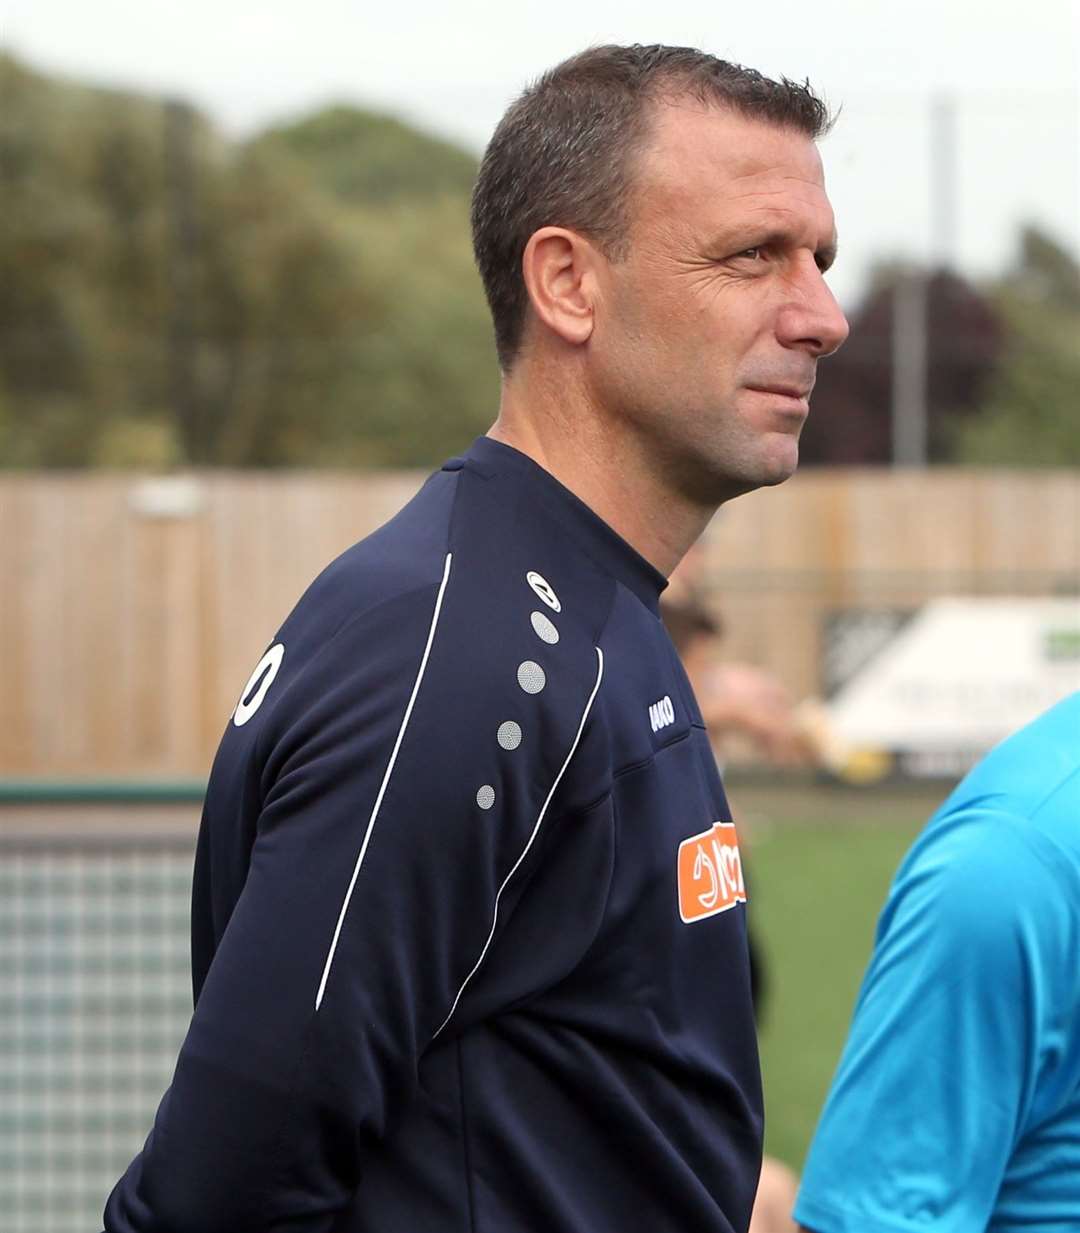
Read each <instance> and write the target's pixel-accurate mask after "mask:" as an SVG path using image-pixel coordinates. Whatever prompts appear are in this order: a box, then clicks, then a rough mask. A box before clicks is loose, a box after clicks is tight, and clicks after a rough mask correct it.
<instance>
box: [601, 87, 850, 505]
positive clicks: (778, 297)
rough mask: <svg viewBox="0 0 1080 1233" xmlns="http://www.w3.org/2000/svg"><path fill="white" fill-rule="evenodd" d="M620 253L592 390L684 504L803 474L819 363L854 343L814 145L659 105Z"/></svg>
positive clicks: (606, 286) (688, 106)
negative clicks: (800, 466)
mask: <svg viewBox="0 0 1080 1233" xmlns="http://www.w3.org/2000/svg"><path fill="white" fill-rule="evenodd" d="M629 212H630V222H629V231H628V242H627V248H626V256H625V257H624V258H623V259H621V260H619V261H616V262H613V263H608V264H607V265H605V266H604V267H603V270H602V275H601V277H602V281H603V287H602V291H603V294H602V297H601V300H600V303H599V304H598V307H597V312H596V323H595V330H594V334H593V336H592V339H591V340H590V353H589V359H588V380H589V382H590V387H591V394H592V397H593V400H594V402H595V404H596V405H597V407H598V408H600V409H601V410H602V411H603V412H604V413H605V414H607V415H608V416H610V417H611V418H612V419H613V420H617V421H618V422H619V426H620V428H626V429H629V430H630V431H631V432H632V433H634V434H637V435H638V436H639V437H640V438H641V443H642V445H643V452H644V454H645V455H646V456H647V457H648V458H649V459H650V460H651V463H652V465H655V466H657V467H659V468H661V471H662V473H663V474H664V477H665V480H666V482H668V483H669V484H671V485H674V486H675V487H676V488H678V490H679V491H680V492H681V493H682V494H683V495H684V496H686V497H687V498H689V499H691V500H694V501H699V502H700V503H702V504H705V505H708V504H716V503H717V502H719V501H723V500H727V499H728V498H729V497H732V496H737V495H738V494H739V493H741V492H748V491H749V490H751V489H753V488H756V487H759V486H760V485H763V484H777V483H780V481H782V480H784V479H787V477H788V476H789V475H791V473H792V472H793V471H794V470H795V466H796V463H797V462H798V453H799V446H798V440H799V432H800V431H801V429H802V425H803V422H804V420H805V419H806V415H807V411H808V402H809V397H810V391H811V389H812V388H813V384H814V374H815V368H816V366H817V361H818V359H820V358H821V357H822V356H825V355H829V354H830V353H831V352H833V351H835V350H836V348H837V347H839V346H840V344H841V343H842V342H843V341H844V339H845V337H846V336H847V330H848V327H847V322H846V320H845V319H844V315H843V313H841V311H840V309H839V307H838V305H837V303H836V301H835V299H834V298H833V296H832V293H831V292H830V291H829V289H828V287H827V286H826V285H825V282H824V279H823V277H822V275H823V271H824V269H826V268H827V267H828V265H829V263H830V262H831V260H832V257H833V252H834V250H835V244H836V240H835V228H834V223H833V213H832V208H831V206H830V205H829V200H828V198H827V197H826V195H825V187H824V179H823V176H822V169H821V159H820V158H819V156H818V152H817V147H816V146H815V145H814V143H813V142H812V141H811V140H810V139H809V138H807V137H806V136H804V135H803V134H801V133H799V132H797V131H795V130H793V129H785V128H776V127H773V126H772V125H768V124H764V123H761V122H759V121H755V120H747V119H744V118H743V117H742V116H739V115H737V114H736V113H734V112H732V111H729V110H727V109H724V108H719V107H706V106H704V105H702V104H700V103H698V102H696V101H694V100H685V101H677V102H674V103H670V104H661V105H659V106H657V107H656V109H655V112H654V115H653V124H652V132H651V137H650V140H649V141H648V144H647V147H646V149H645V151H644V152H643V154H642V155H640V156H639V159H638V160H637V162H636V164H635V169H634V180H633V189H632V191H631V196H630V205H629Z"/></svg>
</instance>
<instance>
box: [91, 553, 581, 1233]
mask: <svg viewBox="0 0 1080 1233" xmlns="http://www.w3.org/2000/svg"><path fill="white" fill-rule="evenodd" d="M449 569H450V566H449V560H448V562H447V574H446V575H445V576H444V578H443V581H442V585H441V586H440V587H439V588H438V590H435V589H425V590H423V591H422V592H419V593H415V592H414V593H413V594H411V595H408V596H404V597H402V598H400V599H398V600H395V601H391V602H387V603H384V604H382V605H381V606H379V607H378V608H376V609H375V610H374V611H372V612H370V613H368V614H366V615H364V616H363V617H360V618H357V619H355V620H353V621H352V622H351V623H350V624H349V625H347V626H346V627H345V628H344V629H343V630H341V631H340V632H339V633H338V634H337V636H336V637H335V638H334V639H333V640H332V642H331V643H329V644H328V645H327V646H326V647H325V648H323V649H322V650H321V651H320V652H319V653H318V654H317V655H315V656H314V657H312V659H311V661H310V662H309V663H308V664H307V665H306V666H305V668H304V670H303V671H302V672H300V673H299V674H297V675H294V676H293V677H292V678H290V679H289V680H287V681H285V682H284V684H283V686H282V692H281V694H280V696H279V697H278V698H277V699H273V694H272V693H271V695H270V696H269V698H270V699H271V700H273V702H274V705H273V707H272V713H271V714H270V716H269V718H268V720H267V722H266V723H265V726H264V727H263V728H262V730H261V732H260V734H259V739H258V742H257V744H256V745H255V746H254V747H253V752H252V755H251V756H253V757H256V758H257V760H258V763H259V768H260V774H261V777H262V788H263V803H262V808H261V812H260V814H259V817H258V823H257V835H256V839H255V843H254V846H253V849H252V852H251V861H250V868H249V871H248V874H247V878H246V881H245V883H244V886H243V891H242V893H241V894H240V897H239V900H238V901H237V903H236V907H235V910H234V911H233V913H232V915H231V917H230V919H229V921H228V925H227V927H226V928H225V931H224V935H223V936H222V939H221V941H220V944H219V947H218V949H217V951H216V953H215V955H214V959H213V962H212V964H211V966H210V970H209V973H208V976H207V979H206V981H205V984H204V985H203V988H202V990H201V992H200V995H199V998H198V1002H197V1004H196V1008H195V1013H194V1016H193V1018H192V1022H191V1025H190V1028H189V1031H188V1033H187V1037H186V1039H185V1041H184V1044H183V1047H182V1049H181V1053H180V1057H179V1061H178V1064H177V1068H176V1072H175V1075H174V1078H173V1082H172V1085H171V1087H170V1089H169V1091H168V1092H167V1093H166V1095H165V1097H164V1099H163V1101H162V1103H161V1105H160V1108H159V1110H158V1114H157V1117H156V1119H155V1123H154V1127H153V1130H152V1132H151V1134H150V1137H149V1139H148V1140H147V1143H146V1145H145V1147H144V1149H143V1151H142V1153H141V1154H140V1155H139V1156H138V1157H137V1158H136V1160H135V1161H134V1162H133V1164H132V1165H131V1167H130V1168H129V1170H128V1172H127V1173H126V1174H125V1176H124V1177H123V1178H122V1179H121V1181H120V1183H119V1184H118V1185H117V1187H116V1189H115V1190H114V1192H113V1194H112V1196H111V1197H110V1199H109V1202H108V1205H107V1208H106V1213H105V1224H106V1230H107V1233H151V1231H152V1233H218V1231H220V1233H245V1231H248V1230H250V1231H251V1233H256V1231H257V1233H271V1231H273V1233H284V1231H286V1230H289V1231H293V1230H295V1231H297V1233H299V1231H300V1230H304V1231H305V1233H306V1231H311V1233H315V1231H317V1230H318V1231H322V1230H327V1229H329V1228H330V1227H331V1226H332V1224H333V1222H334V1216H335V1213H339V1212H340V1211H341V1210H342V1209H343V1208H344V1207H345V1206H346V1205H347V1204H348V1203H349V1202H350V1200H351V1198H352V1196H353V1194H354V1193H355V1191H356V1188H357V1186H358V1185H360V1184H361V1179H362V1173H363V1167H364V1159H365V1154H366V1153H368V1152H369V1151H370V1149H371V1148H372V1146H373V1145H374V1144H376V1143H377V1142H378V1141H379V1140H380V1139H381V1138H382V1137H383V1136H384V1134H385V1133H386V1130H387V1126H388V1124H389V1123H390V1122H391V1120H392V1118H393V1117H394V1115H395V1112H397V1111H399V1110H400V1109H401V1108H403V1106H404V1105H405V1104H407V1102H408V1101H409V1099H410V1095H411V1094H412V1093H413V1091H414V1090H415V1087H416V1083H417V1069H418V1065H419V1060H420V1058H421V1055H422V1054H423V1052H424V1050H425V1049H426V1048H428V1047H429V1046H430V1045H431V1044H432V1042H433V1041H434V1040H435V1039H436V1038H437V1037H438V1036H439V1034H440V1033H441V1032H444V1031H445V1032H447V1033H450V1032H452V1031H453V1014H454V1011H455V1007H456V1005H457V1002H458V999H459V997H460V995H461V992H462V990H463V987H464V986H465V985H466V984H467V982H468V980H469V979H470V976H471V973H472V972H473V971H474V970H475V969H476V968H477V967H478V966H479V965H480V964H481V963H482V960H483V956H484V954H485V953H486V950H487V948H488V946H489V944H490V942H491V939H492V937H493V936H494V935H495V931H496V928H497V923H496V915H497V917H498V920H499V921H504V920H505V919H506V917H507V916H508V915H509V914H511V913H512V912H513V909H514V904H515V902H516V898H517V896H518V895H520V893H521V890H522V888H523V886H524V885H525V883H526V881H527V876H528V868H529V867H528V858H529V855H530V852H531V850H532V849H533V847H534V841H535V839H536V836H537V834H538V833H539V830H540V828H541V826H542V824H543V819H544V817H545V815H546V813H547V812H548V810H549V809H550V808H551V802H552V798H553V795H554V794H555V792H556V790H557V789H558V787H559V783H560V780H561V779H562V778H563V776H564V773H565V771H566V769H567V767H568V766H569V764H570V762H571V760H572V758H573V754H574V750H575V748H576V746H577V744H578V742H579V741H580V739H581V736H582V733H583V731H584V730H585V727H586V723H587V717H588V714H589V710H590V707H591V704H592V700H593V698H594V697H595V694H596V690H597V688H598V687H599V675H600V674H599V671H598V668H597V657H596V656H594V657H593V660H592V663H591V664H588V665H586V663H585V660H584V656H583V655H579V656H577V657H575V656H574V655H573V654H572V653H570V651H569V650H568V649H567V648H563V650H562V653H560V648H550V647H545V645H544V644H543V643H540V642H539V640H538V639H536V638H535V636H534V635H533V634H532V633H531V631H530V630H529V629H528V622H527V619H526V621H525V628H524V630H523V631H522V632H520V633H519V632H517V630H515V631H513V632H511V633H509V634H504V633H500V632H499V631H497V630H496V631H491V630H485V629H484V628H483V626H482V623H481V626H480V627H477V624H476V622H474V621H472V620H471V619H470V617H469V613H468V609H467V606H466V605H465V604H464V603H462V602H461V601H460V597H458V596H456V594H455V591H454V582H453V579H452V578H451V577H450V573H449ZM455 600H457V601H458V602H455ZM526 617H527V614H526ZM529 639H531V642H530V641H529ZM588 649H589V650H590V651H591V650H592V648H588ZM288 654H289V648H288V645H286V651H285V655H286V663H287V662H288ZM526 663H528V664H531V665H532V666H531V667H529V668H525V667H523V665H524V664H526ZM541 681H542V682H543V684H542V685H541V686H540V688H537V687H538V685H540V682H541ZM215 770H216V768H215ZM539 846H540V845H539V844H536V845H535V847H536V848H537V849H539Z"/></svg>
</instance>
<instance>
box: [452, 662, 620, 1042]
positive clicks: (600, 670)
mask: <svg viewBox="0 0 1080 1233" xmlns="http://www.w3.org/2000/svg"><path fill="white" fill-rule="evenodd" d="M596 657H597V667H596V684H595V685H594V686H593V690H592V693H591V694H590V695H589V700H588V702H586V703H585V711H584V713H583V714H582V716H581V723H580V724H578V730H577V736H575V737H574V743H573V744H572V745H571V746H570V752H569V753H568V754H567V755H566V761H565V762H564V763H563V764H562V767H561V768H560V770H559V773H558V774H557V775H556V776H555V782H554V783H553V784H552V785H551V791H550V792H549V793H548V794H547V800H545V801H544V804H543V806H542V807H541V809H540V813H539V815H538V816H537V819H536V825H535V826H534V827H533V829H532V834H531V835H530V836H529V841H528V843H526V845H525V847H524V848H523V849H522V852H521V855H520V856H519V857H518V858H517V860H516V861H515V862H514V867H513V868H512V869H511V870H510V872H509V873H508V874H507V875H506V877H505V878H504V879H503V884H502V886H500V887H499V892H498V894H497V895H496V896H495V910H494V912H493V913H492V916H491V930H490V932H489V933H488V936H487V941H486V942H485V943H484V949H483V950H482V951H481V952H480V958H479V959H477V961H476V963H475V964H474V965H473V969H472V971H471V972H470V973H469V974H468V976H466V977H465V979H464V980H463V981H462V982H461V988H460V989H459V990H458V992H457V997H456V998H454V1004H453V1006H451V1007H450V1013H449V1014H448V1015H447V1016H446V1018H445V1019H444V1020H443V1021H442V1023H441V1024H440V1025H439V1027H438V1029H437V1031H436V1032H435V1035H434V1036H432V1038H431V1039H432V1040H434V1039H435V1037H436V1036H438V1035H439V1033H440V1032H441V1031H442V1030H443V1028H444V1027H446V1025H447V1024H448V1023H449V1022H450V1020H451V1019H452V1018H453V1017H454V1011H455V1010H457V1008H458V1002H460V1001H461V995H462V994H463V993H464V992H465V986H466V985H467V984H468V983H469V981H470V980H472V978H473V977H474V976H475V975H476V973H477V972H478V971H479V970H480V965H481V964H482V963H483V962H484V956H485V955H486V954H487V953H488V947H489V946H490V945H491V940H492V938H494V936H495V925H496V923H497V922H498V919H499V900H500V899H501V898H502V893H503V891H504V890H506V887H507V884H508V883H509V881H510V879H511V878H512V877H513V876H514V874H515V873H517V870H518V866H519V865H520V864H521V862H522V861H523V860H524V859H525V857H526V856H527V855H528V852H529V849H530V848H531V847H532V845H533V840H534V839H535V838H536V836H537V834H538V833H539V831H540V823H541V822H543V820H544V815H545V814H546V813H547V808H548V806H549V805H550V804H551V798H552V797H553V796H554V795H555V789H556V788H557V787H558V786H559V781H560V780H561V779H562V777H563V775H564V774H565V772H566V768H567V767H568V766H569V765H570V759H571V758H572V757H573V756H574V753H575V751H576V750H577V747H578V744H579V742H580V741H581V734H582V733H583V732H584V731H585V721H586V720H587V719H588V718H589V712H590V711H591V710H592V704H593V701H594V699H595V698H596V694H597V691H598V690H599V689H600V682H601V680H602V679H603V676H604V652H603V651H601V650H600V648H599V647H597V648H596Z"/></svg>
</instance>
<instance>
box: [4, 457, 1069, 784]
mask: <svg viewBox="0 0 1080 1233" xmlns="http://www.w3.org/2000/svg"><path fill="white" fill-rule="evenodd" d="M422 478H423V477H422V476H421V475H419V474H413V473H395V474H357V475H346V474H338V473H335V474H326V473H306V474H305V473H283V474H278V473H273V474H267V473H230V472H212V473H205V474H197V475H193V476H187V477H183V478H181V479H179V480H169V481H164V486H163V482H162V481H146V480H143V479H139V478H137V477H132V476H130V475H119V474H70V475H58V474H42V475H16V474H8V475H0V647H2V656H0V776H4V777H24V776H25V777H36V776H45V777H64V778H78V777H98V776H120V777H128V776H131V777H147V778H154V777H194V778H201V777H203V776H205V774H206V773H207V770H208V768H209V764H210V759H211V758H212V756H213V751H214V748H215V746H216V744H217V741H218V739H219V737H220V734H221V731H222V729H223V727H224V725H225V723H226V721H227V719H228V716H229V714H230V713H231V711H232V708H233V706H234V705H235V702H236V697H237V695H238V693H239V691H240V689H241V687H242V686H243V684H244V682H245V680H246V679H247V677H248V675H249V673H250V671H251V669H252V667H253V666H254V664H255V663H256V661H257V660H258V659H259V657H260V655H261V654H262V652H263V651H264V650H265V648H266V646H267V644H268V643H269V641H270V639H271V638H272V637H273V634H274V631H275V630H276V629H277V627H278V626H279V625H280V623H281V622H282V621H283V620H284V618H285V616H286V615H287V614H288V612H289V610H290V609H291V608H292V606H293V604H294V603H295V602H296V600H297V598H298V597H299V595H300V594H301V592H302V591H303V590H304V589H305V588H306V586H307V585H308V584H309V583H310V582H311V580H312V579H313V578H314V577H315V575H316V574H317V573H318V572H319V570H321V569H322V568H323V566H324V565H326V564H327V563H328V562H329V561H330V560H331V559H332V558H333V557H335V556H336V555H337V554H338V553H340V552H341V551H343V550H344V549H345V548H346V547H348V546H349V545H350V544H351V543H353V542H355V541H356V540H357V539H359V538H361V537H362V536H363V535H365V534H367V533H368V532H369V531H371V530H372V529H374V527H376V526H378V525H379V524H380V523H382V522H383V521H385V520H386V518H388V517H389V516H390V515H392V514H393V513H394V512H395V511H396V510H397V509H398V508H400V506H401V505H402V504H404V502H405V501H406V500H408V498H409V497H410V496H411V495H412V493H413V492H415V490H416V488H417V487H418V485H419V483H420V482H421V480H422ZM147 483H149V485H150V486H149V487H147V486H146V485H147ZM170 485H171V487H170ZM688 570H696V572H697V573H698V575H699V578H698V581H699V584H700V585H701V586H702V587H703V589H704V590H705V593H706V594H707V596H708V598H709V599H710V602H713V603H715V604H716V606H717V608H718V609H719V610H720V611H721V612H722V613H723V616H724V619H725V624H726V626H727V630H728V637H727V652H728V653H729V654H730V655H731V656H732V657H737V658H744V659H749V660H751V661H754V662H758V663H761V664H766V665H768V666H769V667H770V668H772V669H773V670H774V671H776V672H777V673H778V674H779V675H780V676H781V678H782V679H784V680H785V681H786V682H788V683H789V685H790V686H791V688H792V689H793V691H794V692H795V693H796V694H799V695H802V694H807V693H813V692H816V691H818V690H819V689H820V679H819V673H820V636H821V629H822V623H823V620H824V617H825V615H826V614H827V613H828V612H829V611H831V610H834V609H838V608H851V607H869V608H874V607H878V608H881V607H890V606H899V605H910V604H917V603H919V602H921V601H922V600H924V599H926V598H928V597H930V596H934V595H943V594H1077V593H1078V582H1080V473H1076V472H1067V471H1056V472H1000V471H979V470H972V471H960V470H931V471H925V472H918V471H911V472H903V471H899V472H891V471H878V470H847V471H815V472H810V471H808V472H804V473H803V474H801V475H799V476H797V477H796V478H795V479H793V480H792V481H790V482H789V483H787V484H784V485H782V486H780V487H779V488H775V489H768V490H764V491H760V492H755V493H751V494H749V495H748V496H745V497H742V498H740V499H739V500H738V501H734V502H732V503H731V504H730V505H729V506H727V507H725V508H724V509H723V510H722V511H721V512H720V514H719V516H718V517H717V518H716V519H714V521H713V524H712V526H711V527H710V528H709V531H708V532H707V534H706V536H705V537H704V539H703V541H702V545H701V547H700V549H698V550H697V551H696V552H695V554H694V558H693V561H692V562H691V563H690V566H689V567H688ZM1078 602H1080V601H1078Z"/></svg>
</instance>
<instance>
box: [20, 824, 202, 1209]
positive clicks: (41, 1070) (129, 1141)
mask: <svg viewBox="0 0 1080 1233" xmlns="http://www.w3.org/2000/svg"><path fill="white" fill-rule="evenodd" d="M192 853H193V840H191V839H188V838H186V837H175V836H156V837H146V836H132V837H122V838H117V839H115V840H113V839H108V838H102V837H97V836H95V837H88V838H86V839H81V838H66V837H65V838H60V839H57V838H53V837H47V836H43V837H42V838H40V839H37V838H32V837H26V836H23V837H16V836H3V837H0V1230H3V1233H87V1231H88V1230H90V1231H91V1233H93V1231H94V1230H99V1229H100V1228H101V1213H102V1208H103V1207H104V1203H105V1199H106V1197H107V1195H108V1193H109V1191H110V1189H111V1188H112V1186H113V1184H114V1183H115V1181H116V1179H117V1178H118V1177H119V1176H120V1174H121V1173H122V1172H123V1170H124V1169H125V1168H126V1167H127V1165H128V1163H129V1162H130V1160H131V1158H132V1156H133V1155H134V1154H135V1153H136V1152H137V1151H138V1150H139V1148H140V1146H141V1145H142V1142H143V1140H144V1139H145V1137H146V1134H147V1132H148V1130H149V1128H150V1126H151V1124H152V1121H153V1115H154V1111H155V1109H156V1107H157V1104H158V1101H159V1100H160V1099H161V1096H162V1093H163V1092H164V1091H165V1088H166V1087H167V1086H168V1083H169V1080H170V1078H171V1075H172V1070H173V1067H174V1065H175V1062H176V1053H177V1049H178V1047H179V1044H180V1041H181V1040H182V1038H183V1035H184V1032H185V1030H186V1027H187V1023H188V1019H189V1018H190V1015H191V973H190V959H189V940H188V921H189V910H190V907H189V904H190V893H191V866H192Z"/></svg>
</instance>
